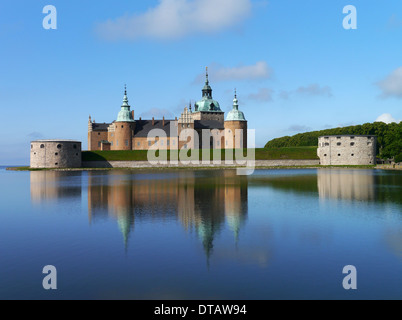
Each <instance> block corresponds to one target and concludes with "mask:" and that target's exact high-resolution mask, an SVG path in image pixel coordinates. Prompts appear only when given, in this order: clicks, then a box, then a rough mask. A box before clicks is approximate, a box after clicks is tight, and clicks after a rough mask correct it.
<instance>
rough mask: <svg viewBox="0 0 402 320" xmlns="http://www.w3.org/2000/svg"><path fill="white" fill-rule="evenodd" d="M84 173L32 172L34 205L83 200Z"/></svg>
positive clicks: (31, 185) (32, 199)
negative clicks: (54, 201) (74, 199)
mask: <svg viewBox="0 0 402 320" xmlns="http://www.w3.org/2000/svg"><path fill="white" fill-rule="evenodd" d="M81 176H82V172H80V171H77V172H67V171H31V172H30V181H31V184H30V187H31V201H32V203H34V204H39V203H42V202H48V201H53V200H57V199H58V200H60V199H66V200H68V199H72V198H81V190H82V183H81Z"/></svg>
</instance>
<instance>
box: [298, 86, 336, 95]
mask: <svg viewBox="0 0 402 320" xmlns="http://www.w3.org/2000/svg"><path fill="white" fill-rule="evenodd" d="M296 92H297V93H300V94H305V95H310V96H327V97H332V92H331V88H330V87H328V86H324V87H321V86H320V85H318V84H316V83H314V84H310V85H309V86H307V87H299V88H298V89H297V90H296Z"/></svg>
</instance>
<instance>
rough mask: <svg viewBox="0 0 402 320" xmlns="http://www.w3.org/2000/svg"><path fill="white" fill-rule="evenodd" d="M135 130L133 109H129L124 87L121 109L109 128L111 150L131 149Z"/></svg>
mask: <svg viewBox="0 0 402 320" xmlns="http://www.w3.org/2000/svg"><path fill="white" fill-rule="evenodd" d="M134 130H135V121H134V111H133V112H131V111H130V105H129V104H128V98H127V88H126V87H125V88H124V97H123V104H122V106H121V110H120V112H119V114H118V116H117V120H116V121H115V122H114V126H113V128H111V129H109V141H111V142H112V146H111V149H112V150H132V149H133V137H134Z"/></svg>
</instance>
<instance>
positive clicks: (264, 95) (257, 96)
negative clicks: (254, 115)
mask: <svg viewBox="0 0 402 320" xmlns="http://www.w3.org/2000/svg"><path fill="white" fill-rule="evenodd" d="M273 93H274V90H272V89H269V88H260V89H259V90H258V92H257V93H251V94H249V95H248V98H249V99H250V100H256V101H272V100H273V99H272V95H273Z"/></svg>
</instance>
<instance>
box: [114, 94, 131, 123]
mask: <svg viewBox="0 0 402 320" xmlns="http://www.w3.org/2000/svg"><path fill="white" fill-rule="evenodd" d="M116 122H134V118H133V115H132V113H131V111H130V106H129V104H128V98H127V89H126V88H125V90H124V98H123V104H122V105H121V110H120V112H119V114H118V115H117V120H116Z"/></svg>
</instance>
